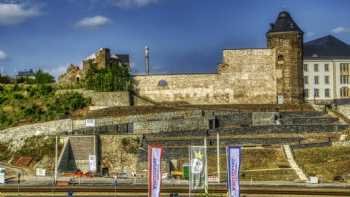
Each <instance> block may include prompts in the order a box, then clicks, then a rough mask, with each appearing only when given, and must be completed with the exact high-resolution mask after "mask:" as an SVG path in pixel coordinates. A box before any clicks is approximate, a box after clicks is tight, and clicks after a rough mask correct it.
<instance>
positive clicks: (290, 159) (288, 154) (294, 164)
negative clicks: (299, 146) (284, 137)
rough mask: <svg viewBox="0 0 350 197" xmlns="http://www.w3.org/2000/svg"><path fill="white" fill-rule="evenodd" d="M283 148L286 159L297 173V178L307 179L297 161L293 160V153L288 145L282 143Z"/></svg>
mask: <svg viewBox="0 0 350 197" xmlns="http://www.w3.org/2000/svg"><path fill="white" fill-rule="evenodd" d="M283 150H284V153H285V154H286V157H287V160H288V162H289V165H290V167H291V168H293V169H294V170H295V173H296V174H297V175H298V177H299V179H300V180H302V181H307V180H308V178H307V176H306V175H305V173H304V172H303V170H302V169H301V168H300V167H299V165H298V164H297V162H296V161H295V159H294V155H293V152H292V149H291V148H290V146H289V145H283Z"/></svg>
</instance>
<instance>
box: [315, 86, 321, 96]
mask: <svg viewBox="0 0 350 197" xmlns="http://www.w3.org/2000/svg"><path fill="white" fill-rule="evenodd" d="M314 97H315V98H318V97H320V90H319V89H317V88H315V89H314Z"/></svg>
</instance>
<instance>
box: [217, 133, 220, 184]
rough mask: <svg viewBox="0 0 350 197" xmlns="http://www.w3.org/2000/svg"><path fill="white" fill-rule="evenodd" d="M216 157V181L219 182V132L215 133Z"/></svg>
mask: <svg viewBox="0 0 350 197" xmlns="http://www.w3.org/2000/svg"><path fill="white" fill-rule="evenodd" d="M216 156H217V157H216V159H217V170H218V183H220V178H221V174H220V134H219V132H217V133H216Z"/></svg>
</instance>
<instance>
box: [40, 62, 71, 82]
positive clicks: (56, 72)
mask: <svg viewBox="0 0 350 197" xmlns="http://www.w3.org/2000/svg"><path fill="white" fill-rule="evenodd" d="M67 65H68V64H67ZM67 65H60V66H56V67H54V68H47V69H45V70H44V71H46V72H49V73H50V74H52V75H53V76H54V77H55V78H56V79H58V77H59V76H60V75H62V74H63V73H65V72H66V70H67V68H68V66H67Z"/></svg>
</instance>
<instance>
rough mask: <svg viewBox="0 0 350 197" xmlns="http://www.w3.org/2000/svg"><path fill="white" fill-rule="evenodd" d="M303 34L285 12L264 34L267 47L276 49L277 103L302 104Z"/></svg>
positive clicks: (281, 13)
mask: <svg viewBox="0 0 350 197" xmlns="http://www.w3.org/2000/svg"><path fill="white" fill-rule="evenodd" d="M303 35H304V32H303V31H302V30H301V29H300V28H299V27H298V25H297V24H296V23H295V22H294V20H293V19H292V17H291V16H290V14H289V13H288V12H286V11H283V12H280V13H279V15H278V18H277V20H276V22H275V23H272V24H271V28H270V30H269V31H268V32H267V33H266V37H267V47H268V48H275V49H276V53H277V55H276V57H277V61H276V62H277V64H276V72H277V73H276V76H277V96H278V98H277V100H278V103H282V102H283V103H289V104H290V103H294V104H297V103H302V102H303V94H304V85H303V40H304V39H303Z"/></svg>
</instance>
